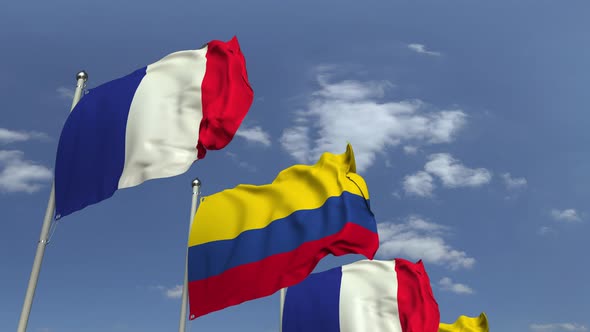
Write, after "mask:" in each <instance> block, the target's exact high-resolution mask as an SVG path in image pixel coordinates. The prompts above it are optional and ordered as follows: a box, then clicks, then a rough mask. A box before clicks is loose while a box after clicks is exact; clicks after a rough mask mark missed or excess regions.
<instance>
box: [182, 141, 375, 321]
mask: <svg viewBox="0 0 590 332" xmlns="http://www.w3.org/2000/svg"><path fill="white" fill-rule="evenodd" d="M188 245H189V249H188V250H189V252H188V292H189V302H190V319H195V318H197V317H199V316H203V315H205V314H208V313H210V312H213V311H216V310H221V309H223V308H226V307H229V306H232V305H236V304H240V303H242V302H245V301H248V300H253V299H256V298H261V297H264V296H268V295H271V294H273V293H275V292H276V291H278V290H279V289H281V288H284V287H288V286H291V285H294V284H296V283H298V282H300V281H302V280H303V279H305V277H306V276H307V275H309V274H310V273H311V272H312V271H313V269H314V268H315V266H316V265H317V263H318V262H319V261H320V260H321V259H322V258H323V257H325V256H326V255H328V254H333V255H335V256H340V255H344V254H349V253H352V254H362V255H364V256H365V257H367V258H373V257H374V255H375V252H376V251H377V248H378V246H379V237H378V235H377V224H376V221H375V218H374V216H373V213H372V212H371V210H370V206H369V191H368V188H367V185H366V183H365V181H364V179H363V178H362V177H361V176H360V175H358V174H356V166H355V160H354V154H353V151H352V147H351V146H350V145H348V146H347V148H346V152H345V153H343V154H341V155H334V154H331V153H324V154H323V155H322V156H321V157H320V160H319V161H318V163H317V164H315V165H313V166H307V165H295V166H292V167H289V168H287V169H285V170H283V171H282V172H281V173H279V175H278V176H277V178H276V179H275V180H274V181H273V182H272V184H268V185H263V186H254V185H239V186H237V187H235V188H234V189H229V190H224V191H222V192H219V193H217V194H214V195H211V196H206V197H204V198H203V199H202V202H201V205H200V207H199V209H198V211H197V213H196V215H195V218H194V221H193V224H192V227H191V230H190V236H189V244H188Z"/></svg>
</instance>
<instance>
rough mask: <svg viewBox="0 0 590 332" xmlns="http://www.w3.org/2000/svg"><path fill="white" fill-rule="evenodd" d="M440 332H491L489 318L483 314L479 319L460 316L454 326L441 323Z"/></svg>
mask: <svg viewBox="0 0 590 332" xmlns="http://www.w3.org/2000/svg"><path fill="white" fill-rule="evenodd" d="M438 331H439V332H490V327H489V326H488V317H487V316H486V314H485V312H482V313H481V314H480V315H479V316H477V317H467V316H459V318H457V321H455V323H453V324H445V323H440V326H439V329H438Z"/></svg>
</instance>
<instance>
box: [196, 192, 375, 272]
mask: <svg viewBox="0 0 590 332" xmlns="http://www.w3.org/2000/svg"><path fill="white" fill-rule="evenodd" d="M368 204H369V201H368V200H365V198H364V197H362V196H359V195H355V194H352V193H350V192H346V191H345V192H343V193H342V194H341V195H340V196H335V197H330V198H328V199H327V200H326V202H325V203H324V204H323V206H321V207H319V208H317V209H311V210H299V211H295V212H294V213H292V214H291V215H289V216H287V217H286V218H282V219H278V220H275V221H273V222H272V223H271V224H270V225H269V226H267V227H265V228H262V229H255V230H248V231H245V232H243V233H241V234H240V235H239V236H238V237H237V238H235V239H231V240H222V241H214V242H209V243H205V244H201V245H197V246H193V247H190V248H189V252H188V255H189V261H192V262H204V263H202V264H200V265H196V264H192V265H190V264H189V266H188V280H190V281H198V280H201V279H206V278H209V277H213V276H216V275H219V274H221V273H223V272H224V271H226V270H228V269H231V268H234V267H237V266H240V265H244V264H250V263H253V262H258V261H261V260H263V259H265V258H267V257H269V256H272V255H276V254H281V253H285V252H289V251H292V250H294V249H296V248H297V247H299V246H301V245H302V244H303V243H306V242H311V241H316V240H319V239H322V238H325V237H327V236H330V235H333V234H336V233H338V232H339V231H340V230H341V229H342V227H343V223H342V220H348V221H349V222H350V223H354V224H356V225H358V226H360V227H363V228H364V229H367V230H369V231H371V232H374V233H377V227H376V223H375V219H374V217H373V214H372V213H371V211H370V210H369V206H368ZM261 243H264V244H267V245H266V246H261V245H260V244H261ZM210 257H215V259H210Z"/></svg>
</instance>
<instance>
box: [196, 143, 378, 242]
mask: <svg viewBox="0 0 590 332" xmlns="http://www.w3.org/2000/svg"><path fill="white" fill-rule="evenodd" d="M335 172H336V173H337V176H338V180H337V181H335V179H334V173H335ZM354 172H356V164H355V159H354V153H353V151H352V147H351V146H350V144H348V145H347V146H346V152H345V153H343V154H340V155H335V154H329V153H325V154H323V155H322V157H321V158H320V160H319V161H318V163H317V164H315V165H313V166H308V165H296V166H292V167H289V168H287V169H285V170H284V171H282V172H280V173H279V175H278V176H277V177H276V179H275V180H274V181H273V182H272V183H271V184H268V185H263V186H254V185H239V186H237V187H235V188H233V189H230V190H224V191H222V192H219V193H217V194H213V195H211V196H207V197H204V198H203V199H202V202H201V205H200V206H199V209H198V211H197V213H196V215H195V218H194V220H193V224H192V226H191V231H190V236H189V243H188V246H189V247H192V246H196V245H200V244H204V243H208V242H212V241H220V240H230V239H235V238H236V237H237V236H238V235H240V234H241V233H242V232H244V231H248V230H253V229H262V228H265V227H266V226H268V225H269V224H271V223H272V222H273V221H275V220H277V219H281V218H284V217H287V216H289V215H290V214H292V213H293V212H296V211H299V210H310V209H317V208H319V207H321V206H322V205H323V204H324V202H326V200H327V199H328V198H330V197H334V196H340V195H341V194H342V193H343V192H349V193H351V194H354V195H358V196H361V197H364V198H365V199H366V200H368V199H369V190H368V188H367V185H366V183H365V181H364V179H363V178H362V177H361V176H360V175H358V174H356V173H354ZM310 188H313V190H310ZM240 207H242V208H240ZM219 211H223V213H219Z"/></svg>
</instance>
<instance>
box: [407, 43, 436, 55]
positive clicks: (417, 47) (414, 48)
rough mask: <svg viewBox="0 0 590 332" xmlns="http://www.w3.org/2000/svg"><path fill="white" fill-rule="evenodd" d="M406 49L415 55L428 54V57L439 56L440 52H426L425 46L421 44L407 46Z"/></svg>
mask: <svg viewBox="0 0 590 332" xmlns="http://www.w3.org/2000/svg"><path fill="white" fill-rule="evenodd" d="M408 48H409V49H411V50H412V51H414V52H416V53H420V54H428V55H433V56H440V55H441V54H440V52H433V51H427V50H426V46H425V45H423V44H409V45H408Z"/></svg>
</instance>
